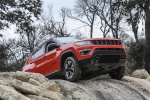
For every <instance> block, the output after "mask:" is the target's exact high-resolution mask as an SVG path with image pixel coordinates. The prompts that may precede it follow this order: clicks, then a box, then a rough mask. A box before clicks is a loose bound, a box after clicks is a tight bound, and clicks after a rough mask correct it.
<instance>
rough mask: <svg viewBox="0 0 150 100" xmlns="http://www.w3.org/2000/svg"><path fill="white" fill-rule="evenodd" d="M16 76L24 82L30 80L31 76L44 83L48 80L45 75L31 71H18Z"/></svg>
mask: <svg viewBox="0 0 150 100" xmlns="http://www.w3.org/2000/svg"><path fill="white" fill-rule="evenodd" d="M15 78H16V79H18V80H21V81H24V82H28V81H29V79H30V78H32V79H34V80H36V81H38V82H40V83H44V82H47V81H48V79H47V78H46V77H45V76H43V75H42V74H37V73H29V72H21V71H17V72H16V75H15Z"/></svg>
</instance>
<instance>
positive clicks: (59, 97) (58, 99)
mask: <svg viewBox="0 0 150 100" xmlns="http://www.w3.org/2000/svg"><path fill="white" fill-rule="evenodd" d="M40 95H41V96H43V97H47V98H49V99H53V100H62V99H63V95H62V94H61V93H57V92H53V91H49V90H42V91H41V92H40Z"/></svg>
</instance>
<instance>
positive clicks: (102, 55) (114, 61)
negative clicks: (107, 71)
mask: <svg viewBox="0 0 150 100" xmlns="http://www.w3.org/2000/svg"><path fill="white" fill-rule="evenodd" d="M125 60H126V53H125V51H124V50H123V49H96V50H95V51H94V53H93V54H92V57H90V58H86V59H81V60H79V61H78V63H79V65H80V66H81V67H86V68H88V67H89V68H90V67H92V68H94V67H101V68H105V67H107V66H108V67H114V68H115V67H119V66H124V64H125Z"/></svg>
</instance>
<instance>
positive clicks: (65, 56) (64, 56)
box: [60, 50, 78, 70]
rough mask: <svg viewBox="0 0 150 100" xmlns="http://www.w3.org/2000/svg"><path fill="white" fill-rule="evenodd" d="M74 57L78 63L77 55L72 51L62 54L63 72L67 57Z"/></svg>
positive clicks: (61, 65)
mask: <svg viewBox="0 0 150 100" xmlns="http://www.w3.org/2000/svg"><path fill="white" fill-rule="evenodd" d="M71 56H72V57H74V58H75V59H76V61H78V59H77V57H76V55H75V53H74V52H73V51H72V50H68V51H66V52H64V53H62V54H61V57H60V67H61V70H63V67H64V62H65V60H66V59H67V57H71Z"/></svg>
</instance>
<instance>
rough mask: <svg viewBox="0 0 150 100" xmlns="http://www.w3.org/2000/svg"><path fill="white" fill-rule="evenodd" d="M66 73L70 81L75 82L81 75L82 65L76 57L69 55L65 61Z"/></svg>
mask: <svg viewBox="0 0 150 100" xmlns="http://www.w3.org/2000/svg"><path fill="white" fill-rule="evenodd" d="M64 74H65V78H66V80H68V81H71V82H75V81H78V79H79V78H80V76H81V70H80V67H79V65H78V63H77V61H76V59H75V58H74V57H68V58H67V59H66V60H65V63H64Z"/></svg>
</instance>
